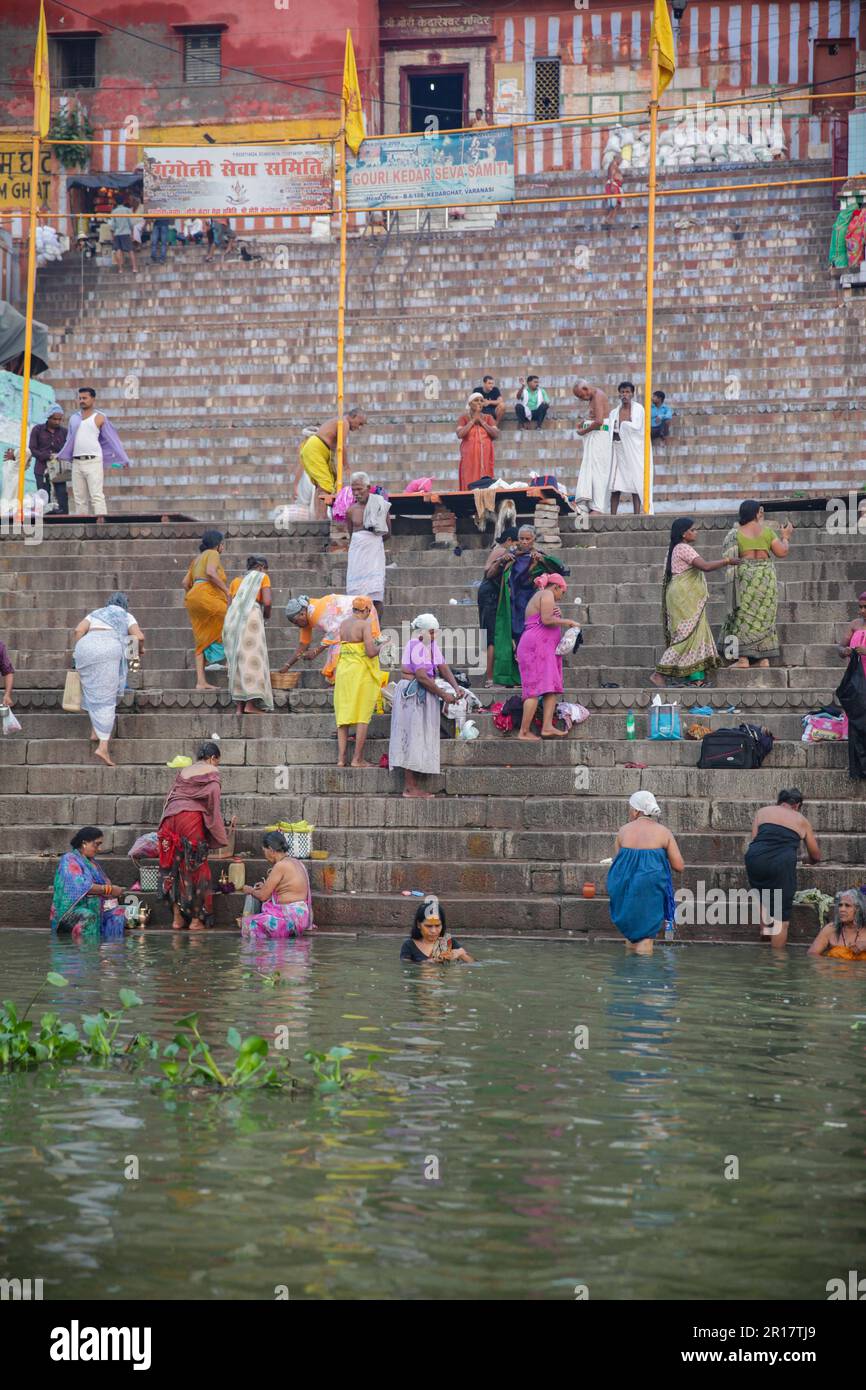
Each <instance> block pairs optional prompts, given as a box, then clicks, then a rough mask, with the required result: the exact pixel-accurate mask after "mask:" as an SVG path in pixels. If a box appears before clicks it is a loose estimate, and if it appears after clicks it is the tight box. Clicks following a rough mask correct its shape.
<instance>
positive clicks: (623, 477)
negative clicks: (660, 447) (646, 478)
mask: <svg viewBox="0 0 866 1390" xmlns="http://www.w3.org/2000/svg"><path fill="white" fill-rule="evenodd" d="M619 412H620V407H619V406H617V407H616V409H615V410H612V411H611V413H610V415H609V416H608V421H607V422H608V424H609V426H610V432H611V436H613V433H614V431H615V430H619V435H620V439H619V443H616V442H614V444H613V463H612V467H611V470H610V491H611V492H620V493H626V494H628V493H630V494H631V495H632V496H637V497H639V498H640V500H641V504H643V502H644V495H643V447H644V423H645V420H646V414H645V411H644V408H643V406H642V405H641V404H640V402H639V401H632V403H631V419H630V420H623V422H622V424H620V420H619ZM653 510H654V509H653V455H652V447H650V495H649V511H650V513H652V512H653Z"/></svg>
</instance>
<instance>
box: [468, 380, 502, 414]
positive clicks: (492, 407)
mask: <svg viewBox="0 0 866 1390" xmlns="http://www.w3.org/2000/svg"><path fill="white" fill-rule="evenodd" d="M472 394H473V396H483V397H484V400H485V402H486V404H485V405H483V406H482V407H481V414H482V415H489V416H490V417H491V418H492V420H493V423H494V425H498V424H499V423H500V421H501V420H502V417H503V415H504V414H505V402H504V400H503V399H502V392H501V391H500V389H499V387H498V386H497V385H496V378H495V377H492V376H490V375H489V374H488V375H487V376H485V377H482V380H481V385H480V386H476V387H475V390H474V391H473V392H472Z"/></svg>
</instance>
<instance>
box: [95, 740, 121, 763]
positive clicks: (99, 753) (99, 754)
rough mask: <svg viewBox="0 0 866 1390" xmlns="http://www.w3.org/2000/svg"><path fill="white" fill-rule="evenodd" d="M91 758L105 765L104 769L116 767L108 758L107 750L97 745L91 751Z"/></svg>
mask: <svg viewBox="0 0 866 1390" xmlns="http://www.w3.org/2000/svg"><path fill="white" fill-rule="evenodd" d="M93 756H94V758H99V760H100V762H103V763H105V766H106V767H116V766H117V764H116V763H114V762H112V760H111V758H110V757H109V756H108V749H107V748H101V747H100V746H99V745H97V746H96V748H94V750H93Z"/></svg>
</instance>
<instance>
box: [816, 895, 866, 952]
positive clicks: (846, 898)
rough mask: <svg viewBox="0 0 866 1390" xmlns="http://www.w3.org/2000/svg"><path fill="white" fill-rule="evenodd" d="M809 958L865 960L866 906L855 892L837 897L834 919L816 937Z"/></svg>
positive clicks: (834, 902) (861, 897)
mask: <svg viewBox="0 0 866 1390" xmlns="http://www.w3.org/2000/svg"><path fill="white" fill-rule="evenodd" d="M808 954H809V955H810V956H824V957H825V958H826V959H828V960H866V904H864V902H863V895H862V893H858V891H857V889H856V888H847V889H845V890H844V891H843V892H841V893H837V894H836V897H835V899H834V901H833V916H832V918H831V919H830V921H829V922H828V923H827V925H826V927H822V928H821V930H820V931H819V933H818V935H817V936H816V937H815V940H814V941H813V942H812V945H811V946H810V947H809V952H808Z"/></svg>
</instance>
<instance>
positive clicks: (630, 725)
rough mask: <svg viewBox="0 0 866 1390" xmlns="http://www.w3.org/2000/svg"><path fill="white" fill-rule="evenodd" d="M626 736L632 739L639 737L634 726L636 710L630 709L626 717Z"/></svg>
mask: <svg viewBox="0 0 866 1390" xmlns="http://www.w3.org/2000/svg"><path fill="white" fill-rule="evenodd" d="M625 736H626V738H630V739H635V738H637V733H636V731H635V726H634V710H629V712H628V714H627V715H626V717H625Z"/></svg>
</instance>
